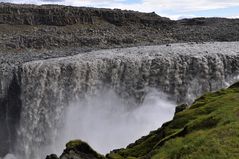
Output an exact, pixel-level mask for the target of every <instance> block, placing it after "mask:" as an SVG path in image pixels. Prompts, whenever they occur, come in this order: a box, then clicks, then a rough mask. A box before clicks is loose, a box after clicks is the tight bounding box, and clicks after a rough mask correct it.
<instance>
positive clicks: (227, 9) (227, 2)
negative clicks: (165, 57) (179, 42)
mask: <svg viewBox="0 0 239 159" xmlns="http://www.w3.org/2000/svg"><path fill="white" fill-rule="evenodd" d="M0 2H13V3H33V4H46V3H55V4H64V5H71V6H90V7H101V8H120V9H128V10H138V11H143V12H153V11H155V12H156V13H157V14H159V15H161V16H167V17H169V18H171V19H179V18H185V17H202V16H205V17H229V18H239V0H0Z"/></svg>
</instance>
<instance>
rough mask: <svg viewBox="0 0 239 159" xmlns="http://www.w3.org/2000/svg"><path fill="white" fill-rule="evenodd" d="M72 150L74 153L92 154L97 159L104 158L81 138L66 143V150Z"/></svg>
mask: <svg viewBox="0 0 239 159" xmlns="http://www.w3.org/2000/svg"><path fill="white" fill-rule="evenodd" d="M71 150H73V151H74V152H76V154H80V153H84V154H89V155H92V156H94V157H95V158H97V159H104V158H105V157H104V156H102V155H100V154H98V153H97V152H96V151H95V150H93V149H92V148H91V147H90V146H89V145H88V144H87V143H86V142H83V141H81V140H72V141H70V142H68V143H67V144H66V150H65V152H67V151H71Z"/></svg>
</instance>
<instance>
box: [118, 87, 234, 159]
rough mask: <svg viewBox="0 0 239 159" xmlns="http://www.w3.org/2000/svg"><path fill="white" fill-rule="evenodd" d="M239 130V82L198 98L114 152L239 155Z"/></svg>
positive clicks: (180, 158) (192, 157)
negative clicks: (167, 119)
mask: <svg viewBox="0 0 239 159" xmlns="http://www.w3.org/2000/svg"><path fill="white" fill-rule="evenodd" d="M238 130H239V83H237V84H234V85H233V86H231V87H230V88H228V89H223V90H221V91H218V92H214V93H207V94H205V95H204V96H202V97H200V98H198V99H197V100H196V101H195V102H194V103H193V104H192V106H191V107H190V108H188V109H186V110H184V111H180V112H178V113H176V114H175V117H174V119H173V120H172V121H170V122H168V123H167V124H164V126H163V127H162V128H160V129H158V130H156V131H154V132H152V133H151V134H150V135H148V136H145V137H143V138H141V139H140V140H138V141H137V142H136V143H134V144H132V145H131V146H130V147H127V148H126V149H121V150H119V151H117V152H116V153H115V154H114V155H115V156H116V155H118V157H123V158H127V157H136V158H143V157H145V156H147V157H146V158H152V159H223V158H228V159H229V158H230V159H236V158H238V156H239V131H238ZM115 159H117V158H115ZM119 159H121V158H119Z"/></svg>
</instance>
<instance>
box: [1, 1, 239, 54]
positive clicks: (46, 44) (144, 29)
mask: <svg viewBox="0 0 239 159" xmlns="http://www.w3.org/2000/svg"><path fill="white" fill-rule="evenodd" d="M238 40H239V20H238V19H223V18H195V19H183V20H179V21H172V20H170V19H168V18H164V17H160V16H158V15H157V14H155V13H154V12H153V13H140V12H135V11H126V10H119V9H114V10H111V9H97V8H86V7H69V6H57V5H43V6H36V5H17V4H9V3H0V48H1V50H2V51H9V50H10V49H12V50H17V51H22V50H24V49H52V48H65V47H90V48H112V47H126V46H136V45H153V44H165V43H176V42H205V41H238Z"/></svg>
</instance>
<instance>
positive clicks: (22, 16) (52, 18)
mask: <svg viewBox="0 0 239 159" xmlns="http://www.w3.org/2000/svg"><path fill="white" fill-rule="evenodd" d="M0 9H1V11H0V23H1V24H13V25H54V26H66V25H73V24H76V23H80V24H94V23H96V21H97V19H100V20H103V21H107V22H109V23H112V24H115V25H123V24H127V23H142V24H145V25H151V26H157V25H160V24H162V23H164V22H169V21H170V20H169V19H168V18H163V17H160V16H158V15H156V14H155V13H151V14H147V13H140V12H135V11H125V10H120V9H115V10H111V9H97V8H86V7H81V8H77V7H69V6H60V5H42V6H36V5H14V4H6V3H1V4H0Z"/></svg>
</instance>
